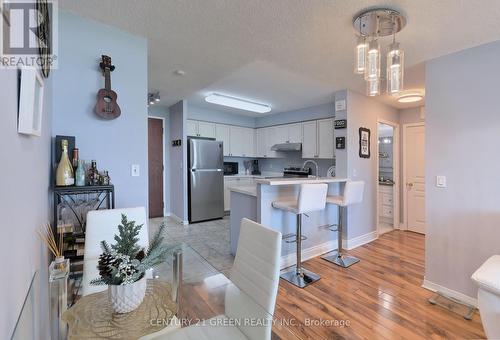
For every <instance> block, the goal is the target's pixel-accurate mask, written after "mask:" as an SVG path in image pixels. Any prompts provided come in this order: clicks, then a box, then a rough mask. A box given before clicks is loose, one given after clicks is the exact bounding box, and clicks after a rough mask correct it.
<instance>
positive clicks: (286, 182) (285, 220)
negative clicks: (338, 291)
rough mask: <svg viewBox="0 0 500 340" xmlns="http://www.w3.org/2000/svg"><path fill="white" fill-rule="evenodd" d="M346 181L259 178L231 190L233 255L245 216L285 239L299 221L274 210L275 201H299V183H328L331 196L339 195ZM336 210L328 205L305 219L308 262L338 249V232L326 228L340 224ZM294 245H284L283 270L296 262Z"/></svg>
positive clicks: (305, 247)
mask: <svg viewBox="0 0 500 340" xmlns="http://www.w3.org/2000/svg"><path fill="white" fill-rule="evenodd" d="M347 181H348V179H347V178H337V177H319V178H318V177H308V178H288V177H282V178H259V179H256V185H255V186H249V187H239V188H231V189H230V190H231V217H230V219H231V252H232V253H233V254H236V249H237V246H238V237H239V229H240V223H241V219H242V218H244V217H246V218H249V219H251V220H254V221H257V222H259V223H261V224H263V225H265V226H267V227H270V228H272V229H275V230H278V231H280V232H281V233H282V234H283V236H285V235H287V234H294V233H295V230H296V218H295V215H294V214H291V213H287V212H284V211H282V210H279V209H274V208H273V207H272V205H271V204H272V202H273V201H276V200H281V199H290V198H296V197H297V196H298V192H299V188H300V184H303V183H326V184H328V195H338V194H339V193H340V192H341V190H343V186H344V183H345V182H347ZM337 214H338V212H337V208H336V207H335V206H331V205H327V206H326V208H325V210H324V211H318V212H313V213H310V214H308V215H309V216H308V217H307V216H305V215H304V216H303V218H302V233H303V235H304V236H306V237H307V240H304V241H303V242H302V247H303V258H304V260H305V259H308V258H311V257H314V256H318V255H320V254H323V253H326V252H329V251H332V250H335V249H336V244H337V243H336V242H337V233H336V232H332V231H331V230H329V229H328V228H327V227H328V226H329V225H332V224H336V223H337V218H338V217H337ZM295 249H296V248H295V243H287V242H286V240H284V242H283V243H282V251H281V267H282V268H285V267H288V266H291V265H293V264H294V263H295Z"/></svg>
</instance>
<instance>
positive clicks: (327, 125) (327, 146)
mask: <svg viewBox="0 0 500 340" xmlns="http://www.w3.org/2000/svg"><path fill="white" fill-rule="evenodd" d="M333 129H334V127H333V119H322V120H318V152H317V155H318V158H333V157H334V144H335V142H334V139H333Z"/></svg>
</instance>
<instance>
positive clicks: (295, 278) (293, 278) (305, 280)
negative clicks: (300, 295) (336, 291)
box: [280, 268, 320, 288]
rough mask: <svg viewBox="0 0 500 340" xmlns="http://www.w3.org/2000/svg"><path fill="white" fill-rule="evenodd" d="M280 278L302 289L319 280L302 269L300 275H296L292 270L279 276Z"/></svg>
mask: <svg viewBox="0 0 500 340" xmlns="http://www.w3.org/2000/svg"><path fill="white" fill-rule="evenodd" d="M280 278H282V279H283V280H285V281H288V282H290V283H291V284H292V285H294V286H297V287H299V288H304V287H306V286H308V285H309V284H311V283H313V282H316V281H318V280H319V279H320V276H319V275H317V274H315V273H313V272H310V271H309V270H306V269H304V268H302V273H301V274H300V273H297V270H296V269H295V268H293V269H290V270H289V271H286V272H284V273H283V274H281V275H280Z"/></svg>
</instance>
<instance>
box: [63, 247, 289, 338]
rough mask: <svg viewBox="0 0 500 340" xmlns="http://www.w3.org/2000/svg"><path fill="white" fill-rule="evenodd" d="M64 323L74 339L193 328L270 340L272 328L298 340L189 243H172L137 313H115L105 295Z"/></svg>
mask: <svg viewBox="0 0 500 340" xmlns="http://www.w3.org/2000/svg"><path fill="white" fill-rule="evenodd" d="M63 320H64V321H66V322H67V323H68V338H69V339H90V338H91V339H100V338H106V339H138V338H141V339H143V340H146V339H157V338H158V339H162V338H164V339H168V335H166V334H168V332H169V331H172V330H174V329H175V328H183V327H188V326H191V325H197V326H196V327H219V328H220V327H231V328H232V330H231V332H232V331H234V332H236V333H240V335H243V337H242V338H243V339H244V338H249V337H251V338H254V339H266V338H269V339H270V338H271V336H270V335H271V329H272V338H273V339H298V337H297V336H294V335H293V334H292V333H291V331H290V329H289V328H288V327H283V325H282V323H281V320H276V319H275V318H274V317H273V316H272V315H271V314H270V313H269V312H268V311H267V310H266V308H265V307H263V306H262V305H261V303H259V301H258V298H257V297H253V296H250V295H248V294H246V293H245V292H244V291H243V290H241V289H240V288H238V286H237V285H236V283H234V282H232V281H231V280H230V279H229V278H228V277H226V276H225V275H224V274H222V273H221V272H220V271H218V270H217V269H215V268H214V267H213V266H212V265H210V264H209V263H208V262H207V261H206V260H205V259H204V258H203V257H202V256H201V255H199V254H198V253H197V252H196V251H195V250H194V249H192V248H191V247H190V246H189V245H187V244H185V243H175V244H169V255H168V258H167V260H166V261H165V262H164V263H163V264H161V265H160V266H157V267H155V268H154V270H153V274H152V279H150V280H148V289H147V292H146V297H145V299H144V301H143V303H142V304H141V305H140V306H139V307H138V308H137V309H136V310H135V311H132V312H130V313H126V314H115V313H113V312H112V310H111V306H110V305H109V303H108V301H107V291H103V292H99V293H94V294H90V295H87V296H84V297H82V298H80V300H79V301H77V302H76V303H75V304H74V305H73V306H72V307H71V308H70V309H69V310H68V311H66V312H65V313H64V314H63ZM235 327H236V328H235ZM195 331H196V330H195ZM197 331H200V329H199V328H198V330H197ZM160 334H165V335H162V337H159V336H160ZM234 338H235V339H236V338H237V337H236V334H235V335H234Z"/></svg>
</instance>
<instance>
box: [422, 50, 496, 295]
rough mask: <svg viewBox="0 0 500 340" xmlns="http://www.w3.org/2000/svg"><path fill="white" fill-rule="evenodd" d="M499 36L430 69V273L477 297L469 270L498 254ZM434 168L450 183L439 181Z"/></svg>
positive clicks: (431, 278) (434, 63) (428, 275)
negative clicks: (443, 185)
mask: <svg viewBox="0 0 500 340" xmlns="http://www.w3.org/2000/svg"><path fill="white" fill-rule="evenodd" d="M499 55H500V42H494V43H491V44H487V45H483V46H479V47H476V48H472V49H468V50H465V51H461V52H458V53H454V54H451V55H447V56H444V57H441V58H437V59H434V60H431V61H429V62H428V63H427V69H426V95H427V98H426V161H427V163H426V196H427V197H426V209H427V235H426V261H425V262H426V271H425V277H426V279H427V280H429V281H431V282H433V283H436V284H439V285H442V286H444V287H446V288H449V289H452V290H455V291H458V292H460V293H463V294H465V295H468V296H471V297H475V296H476V288H475V286H474V284H473V283H472V281H471V279H470V276H471V274H472V273H473V272H474V271H475V270H476V269H477V268H478V267H479V266H480V265H481V264H482V263H483V262H484V261H485V260H486V259H487V258H488V257H489V256H492V255H494V254H500V233H499V230H500V229H499V221H500V180H499V174H500V160H499V158H498V138H499V136H500V109H499V108H498V90H499V86H498V80H499V79H500V68H499V59H498V56H499ZM436 175H444V176H446V177H447V182H448V187H447V188H437V187H435V186H434V183H435V177H436Z"/></svg>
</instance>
